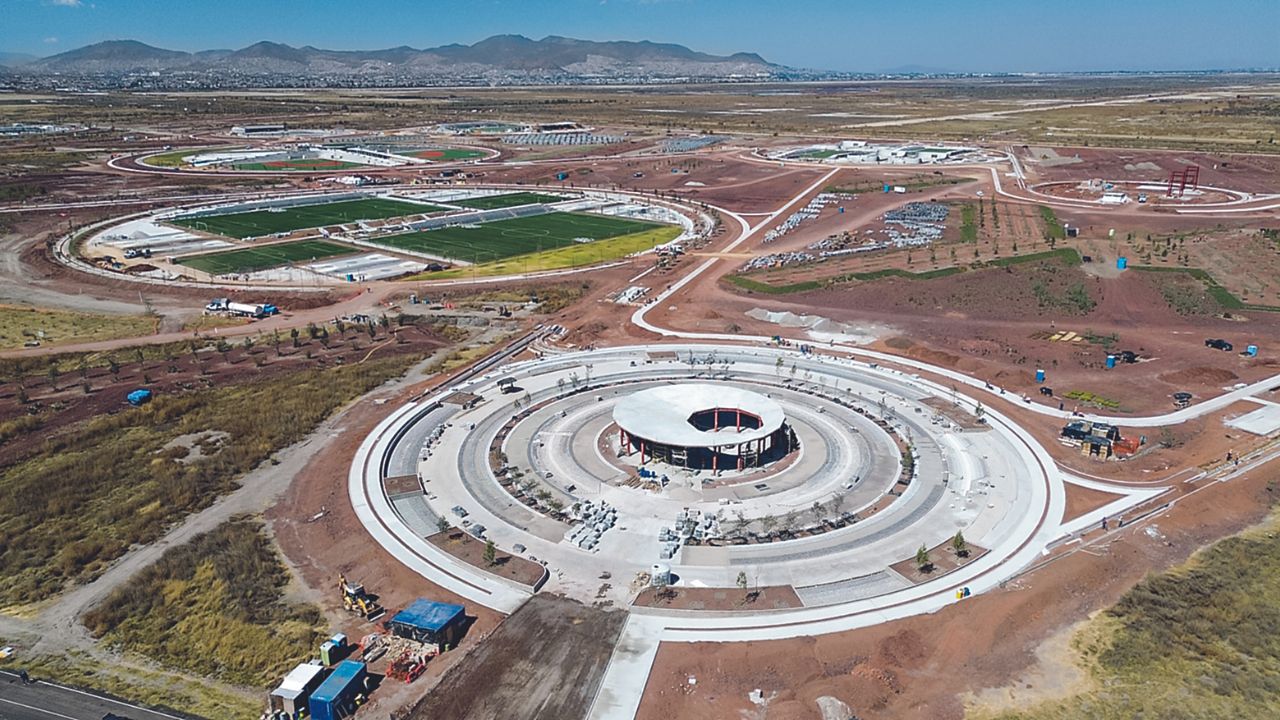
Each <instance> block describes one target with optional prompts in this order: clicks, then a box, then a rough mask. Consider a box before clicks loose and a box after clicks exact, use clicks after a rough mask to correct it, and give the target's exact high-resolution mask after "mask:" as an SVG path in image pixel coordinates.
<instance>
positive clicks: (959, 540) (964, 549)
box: [951, 530, 969, 557]
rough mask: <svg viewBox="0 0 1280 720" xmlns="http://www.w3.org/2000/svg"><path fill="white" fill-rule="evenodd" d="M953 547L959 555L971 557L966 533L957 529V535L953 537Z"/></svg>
mask: <svg viewBox="0 0 1280 720" xmlns="http://www.w3.org/2000/svg"><path fill="white" fill-rule="evenodd" d="M951 549H952V550H955V551H956V555H957V556H958V557H969V543H967V542H965V539H964V533H962V532H960V531H959V530H957V531H956V536H955V537H953V538H951Z"/></svg>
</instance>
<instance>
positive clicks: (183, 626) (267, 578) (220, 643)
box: [84, 518, 324, 687]
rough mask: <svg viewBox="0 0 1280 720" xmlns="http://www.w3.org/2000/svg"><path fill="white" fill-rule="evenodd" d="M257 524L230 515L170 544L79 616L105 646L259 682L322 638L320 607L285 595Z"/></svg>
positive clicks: (281, 575) (239, 681)
mask: <svg viewBox="0 0 1280 720" xmlns="http://www.w3.org/2000/svg"><path fill="white" fill-rule="evenodd" d="M288 584H289V572H288V571H287V570H286V569H285V567H284V565H283V563H282V562H281V560H280V557H279V556H278V555H277V554H276V550H275V548H274V547H273V546H272V544H271V541H270V540H269V539H268V538H267V536H266V534H265V533H264V531H263V527H262V525H261V523H259V522H257V521H254V520H248V519H243V518H241V519H233V520H230V521H228V522H226V523H223V524H222V525H220V526H219V527H217V528H216V529H214V530H212V531H211V532H208V533H205V534H203V535H199V536H197V537H195V538H193V539H192V540H191V542H189V543H187V544H185V545H180V546H178V547H174V548H171V549H169V550H166V551H165V553H164V555H162V556H161V557H160V559H159V560H158V561H156V562H155V564H153V565H150V566H148V567H147V568H146V569H144V570H142V571H141V572H139V573H138V574H137V575H135V576H134V577H133V578H131V579H130V581H129V583H128V584H127V585H124V586H122V587H120V588H119V589H117V590H115V591H114V592H112V593H111V594H110V595H108V596H107V598H106V599H105V600H103V601H102V603H101V604H100V605H98V606H96V607H95V608H94V609H93V610H91V611H90V612H88V613H86V614H85V616H84V624H85V627H87V628H88V629H89V631H90V632H91V633H93V635H94V636H95V637H97V638H99V639H100V640H102V641H103V642H104V643H106V644H107V645H108V646H110V647H112V648H117V649H123V650H125V651H127V652H133V653H138V654H139V655H142V656H144V657H146V658H147V659H149V660H153V661H155V662H158V663H160V664H161V665H162V666H164V667H171V668H179V669H181V670H185V671H187V672H190V673H195V674H197V675H205V676H208V677H211V678H214V679H216V680H221V681H223V682H228V683H232V684H235V685H244V686H254V687H265V686H267V685H269V684H270V683H271V682H272V681H273V680H278V679H279V677H280V676H282V675H283V674H284V673H286V672H288V671H289V670H290V669H292V667H293V666H294V665H296V664H297V663H299V662H302V661H303V660H306V659H307V658H308V657H309V656H310V655H311V654H312V653H313V652H314V651H315V648H316V647H318V646H319V644H320V641H321V640H323V637H324V636H323V633H324V625H323V618H322V617H321V614H320V611H319V610H318V609H317V608H315V607H313V606H307V605H295V604H291V603H287V602H285V601H284V599H283V597H282V596H283V594H284V591H285V588H286V586H287V585H288Z"/></svg>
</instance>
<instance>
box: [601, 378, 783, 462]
mask: <svg viewBox="0 0 1280 720" xmlns="http://www.w3.org/2000/svg"><path fill="white" fill-rule="evenodd" d="M613 421H614V422H615V423H616V424H617V425H618V428H619V429H620V430H621V433H620V436H619V445H620V448H619V449H620V451H621V452H622V454H623V455H624V456H632V457H633V456H636V455H637V454H638V456H639V457H638V459H639V461H640V464H641V465H644V464H646V463H649V462H660V463H666V464H668V465H674V466H676V467H683V468H690V469H696V470H743V469H746V468H751V467H761V466H763V465H766V464H768V463H770V462H772V461H774V460H777V459H779V458H782V457H785V456H786V455H787V454H788V453H790V452H791V451H792V450H794V449H795V447H796V441H795V434H794V433H793V432H792V430H791V428H790V426H788V425H787V422H786V417H785V415H784V414H783V412H782V407H781V406H779V405H778V403H776V402H774V401H773V400H771V399H770V398H768V397H766V396H764V395H761V394H760V393H756V392H751V391H749V390H743V389H741V388H737V387H733V386H729V385H714V384H710V383H680V384H676V385H663V386H659V387H653V388H648V389H645V390H640V391H638V392H635V393H633V394H631V395H628V396H627V397H625V398H623V399H622V400H620V401H618V403H617V404H616V405H615V406H614V409H613Z"/></svg>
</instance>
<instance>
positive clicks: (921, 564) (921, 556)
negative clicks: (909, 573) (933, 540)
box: [916, 545, 933, 572]
mask: <svg viewBox="0 0 1280 720" xmlns="http://www.w3.org/2000/svg"><path fill="white" fill-rule="evenodd" d="M932 566H933V562H932V561H931V560H929V548H927V547H925V546H924V545H921V546H920V548H919V549H918V550H916V567H917V568H919V570H920V572H928V570H929V568H930V567H932Z"/></svg>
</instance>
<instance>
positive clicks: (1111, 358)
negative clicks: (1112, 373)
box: [1107, 355, 1116, 370]
mask: <svg viewBox="0 0 1280 720" xmlns="http://www.w3.org/2000/svg"><path fill="white" fill-rule="evenodd" d="M1115 366H1116V356H1115V355H1108V356H1107V369H1108V370H1111V369H1113V368H1114V367H1115Z"/></svg>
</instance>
